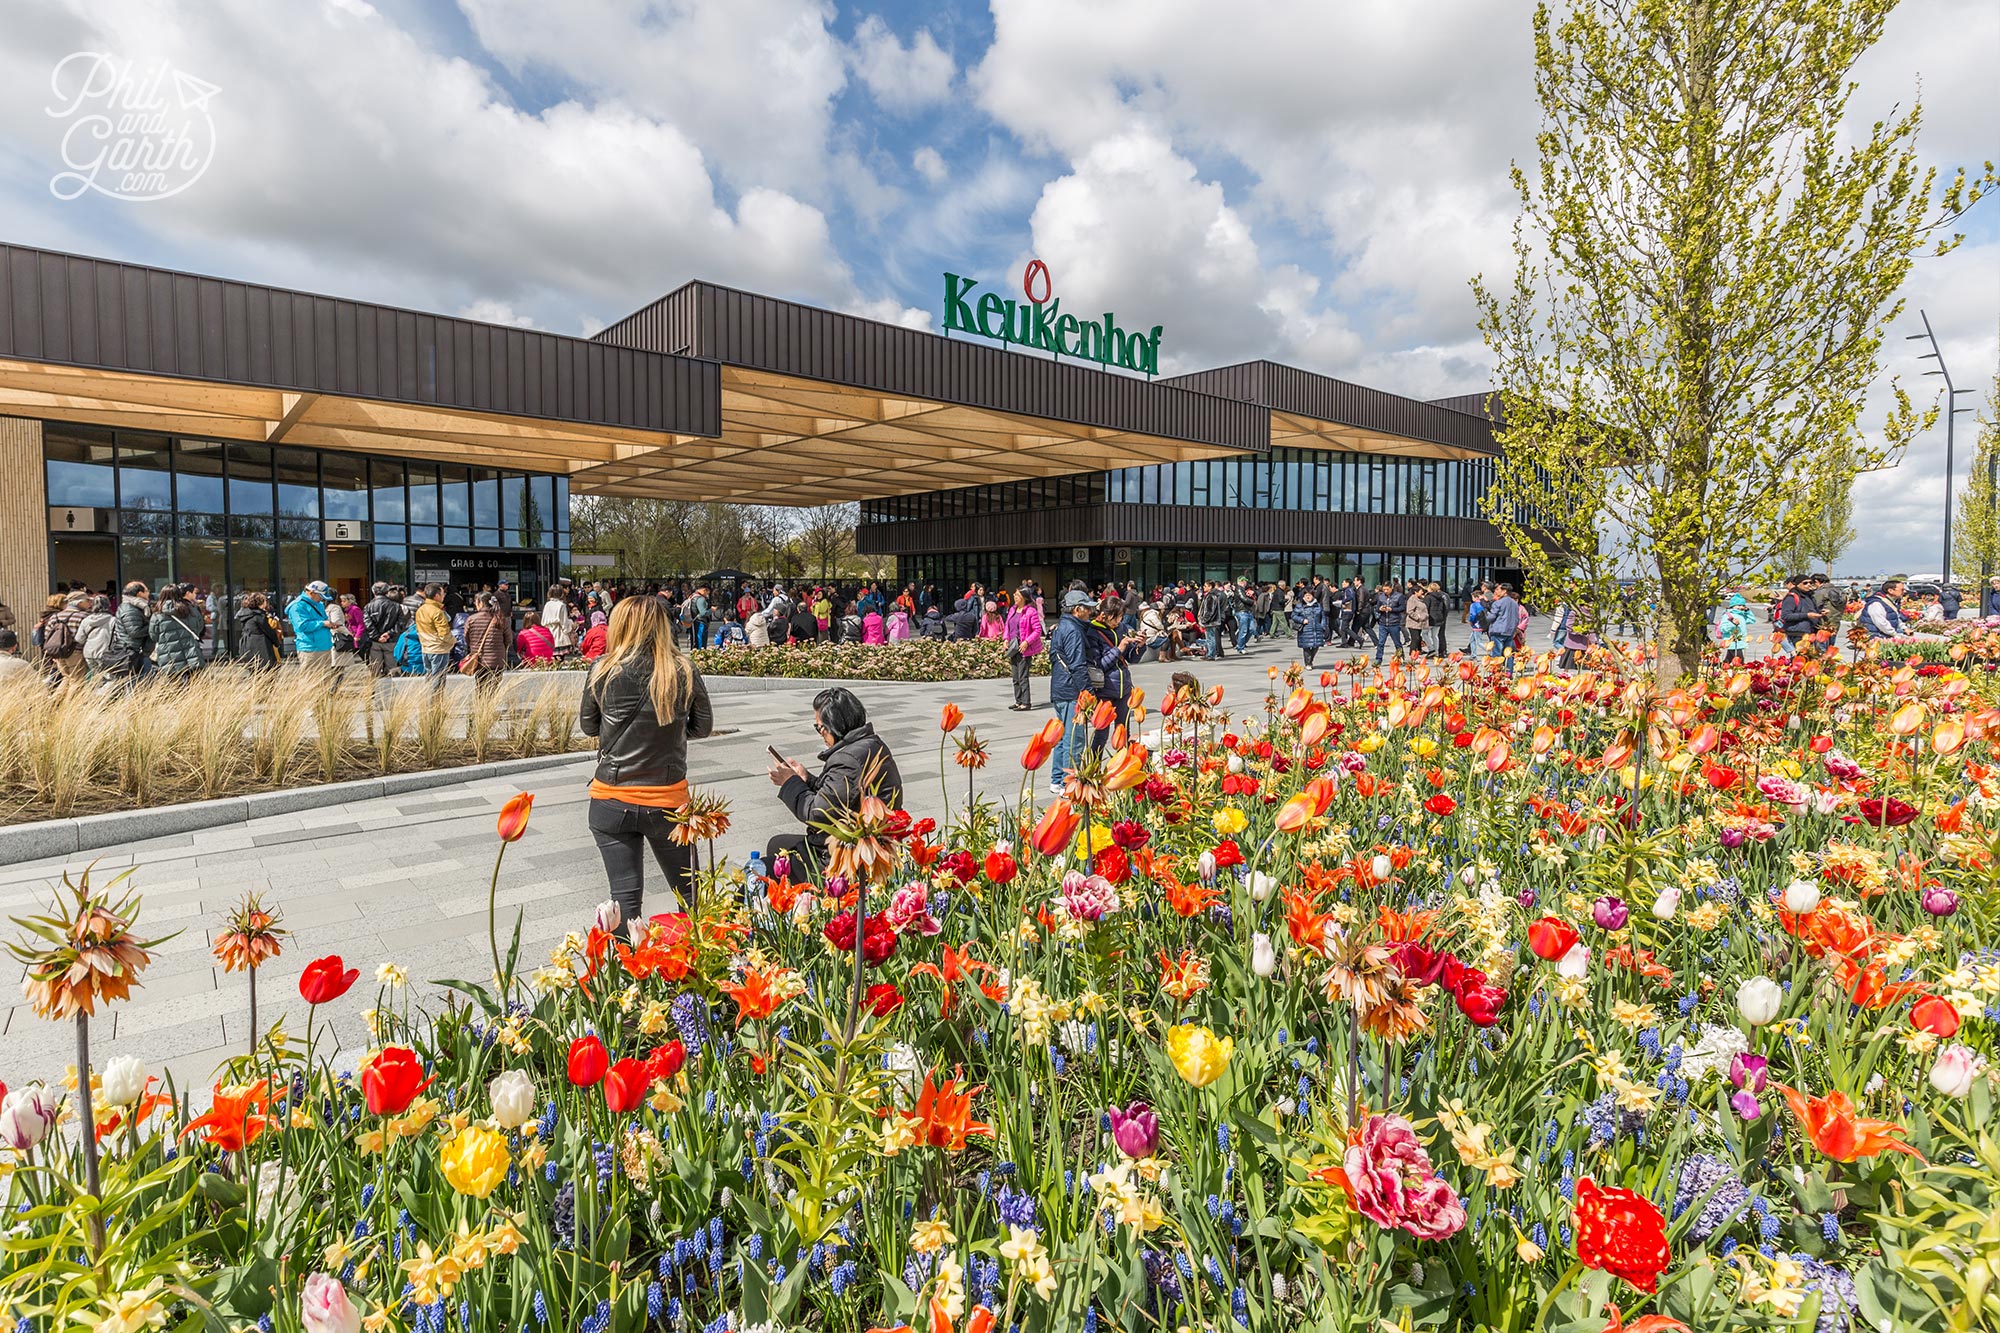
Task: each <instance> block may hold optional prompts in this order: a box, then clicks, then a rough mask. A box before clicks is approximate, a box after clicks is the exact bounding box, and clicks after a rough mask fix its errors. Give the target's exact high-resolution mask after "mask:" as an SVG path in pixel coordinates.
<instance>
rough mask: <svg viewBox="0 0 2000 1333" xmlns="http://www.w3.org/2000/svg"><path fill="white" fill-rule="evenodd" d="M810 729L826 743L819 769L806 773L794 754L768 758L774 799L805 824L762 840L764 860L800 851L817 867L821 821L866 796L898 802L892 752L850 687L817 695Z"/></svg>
mask: <svg viewBox="0 0 2000 1333" xmlns="http://www.w3.org/2000/svg"><path fill="white" fill-rule="evenodd" d="M813 729H814V730H815V731H817V732H818V733H819V738H820V740H821V741H823V742H825V744H826V748H825V749H824V750H821V751H820V754H819V757H820V770H819V772H817V773H808V772H807V771H806V766H805V765H804V764H802V763H800V762H799V761H798V760H796V759H782V760H780V759H773V760H772V761H771V767H770V770H769V776H770V779H771V782H772V785H774V786H775V787H777V789H778V799H779V800H781V801H783V802H784V803H785V806H786V808H787V809H789V810H790V811H791V812H792V813H793V814H794V815H796V816H798V819H799V821H800V822H801V823H803V824H804V825H805V826H806V827H805V829H804V831H802V832H798V833H779V834H776V835H774V836H773V837H772V838H771V840H770V842H769V843H767V844H766V845H765V849H764V854H765V858H766V860H767V861H772V860H776V859H777V857H779V856H781V855H789V856H804V857H807V858H810V859H811V860H812V862H813V863H814V865H815V866H824V865H825V864H826V858H827V836H826V833H825V831H824V830H823V828H821V827H820V826H821V825H823V824H826V823H828V822H831V821H835V820H842V819H848V818H851V817H852V816H853V814H854V813H855V811H856V810H858V809H859V808H860V806H861V801H862V799H863V798H864V797H868V796H877V797H880V798H881V799H882V801H883V802H884V803H886V804H887V805H888V806H889V808H890V809H892V810H895V809H900V808H901V807H902V804H903V775H902V773H901V771H900V770H898V769H897V767H896V757H895V756H894V755H893V754H891V753H890V752H889V746H888V745H887V743H886V742H884V741H883V739H882V738H881V737H880V736H877V735H876V734H875V728H874V727H873V726H871V725H870V724H869V721H868V710H867V709H866V708H865V707H863V706H862V703H861V700H860V699H858V698H856V697H855V694H854V691H852V690H849V689H846V688H844V687H842V686H839V685H835V686H832V687H830V688H828V689H824V690H821V691H820V692H819V693H818V694H817V695H815V696H814V697H813Z"/></svg>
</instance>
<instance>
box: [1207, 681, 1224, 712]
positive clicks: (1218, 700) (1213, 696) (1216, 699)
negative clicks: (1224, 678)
mask: <svg viewBox="0 0 2000 1333" xmlns="http://www.w3.org/2000/svg"><path fill="white" fill-rule="evenodd" d="M1208 706H1209V707H1210V708H1220V707H1221V706H1222V687H1221V686H1220V685H1217V686H1216V687H1215V688H1214V689H1212V690H1210V691H1209V692H1208Z"/></svg>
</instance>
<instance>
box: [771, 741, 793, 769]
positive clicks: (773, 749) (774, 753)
mask: <svg viewBox="0 0 2000 1333" xmlns="http://www.w3.org/2000/svg"><path fill="white" fill-rule="evenodd" d="M764 748H765V749H767V750H769V751H770V752H771V758H773V759H775V760H777V761H778V762H779V763H781V764H784V763H789V762H791V761H790V760H788V759H786V758H785V756H783V755H781V754H779V753H778V747H777V746H775V745H767V746H765V747H764Z"/></svg>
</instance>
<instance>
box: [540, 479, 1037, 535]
mask: <svg viewBox="0 0 2000 1333" xmlns="http://www.w3.org/2000/svg"><path fill="white" fill-rule="evenodd" d="M1020 489H1021V488H1020V486H1019V485H1018V484H1016V485H1015V486H1014V487H1013V490H1014V491H1015V492H1016V494H1017V497H1018V493H1019V491H1020ZM1015 508H1017V509H1018V508H1020V506H1019V504H1016V505H1015ZM556 529H557V531H559V532H564V533H567V532H568V531H569V478H568V477H557V478H556Z"/></svg>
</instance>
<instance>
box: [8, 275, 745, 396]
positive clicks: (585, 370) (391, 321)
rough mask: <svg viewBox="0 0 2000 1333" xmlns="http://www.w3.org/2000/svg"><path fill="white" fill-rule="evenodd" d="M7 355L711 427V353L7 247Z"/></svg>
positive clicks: (714, 374) (717, 384) (715, 380)
mask: <svg viewBox="0 0 2000 1333" xmlns="http://www.w3.org/2000/svg"><path fill="white" fill-rule="evenodd" d="M0 357H14V358H19V359H22V360H30V361H50V362H57V363H60V364H64V365H75V366H91V367H96V368H99V369H104V370H120V371H132V372H136V373H140V374H150V375H170V376H176V377H180V378H186V379H200V380H212V381H220V382H223V383H229V384H241V385H251V386H256V387H260V388H278V389H293V390H302V391H306V392H312V393H330V394H341V395H346V396H351V397H356V398H373V399H380V400H384V401H389V402H404V403H421V404H426V405H435V406H438V407H451V408H460V409H464V410H469V411H477V412H493V413H498V414H504V415H509V416H529V417H545V418H553V419H559V420H566V421H578V422H590V423H594V424H599V425H606V426H623V427H630V428H633V429H638V430H659V431H677V432H680V433H683V434H691V435H714V434H717V433H718V432H719V431H720V430H721V410H722V401H721V375H720V372H719V370H718V368H717V367H716V366H715V365H713V364H712V363H709V362H704V361H698V360H694V359H691V358H686V357H673V356H665V355H661V354H659V353H656V352H651V351H645V350H637V349H630V348H621V347H615V346H608V345H605V344H603V343H596V342H591V341H589V340H587V339H583V338H565V337H562V336H560V335H557V334H552V333H541V332H537V331H535V330H532V329H521V328H511V327H508V326H504V325H496V324H482V323H478V322H476V321H473V320H465V319H453V318H450V317H448V316H443V315H429V314H422V313H419V312H417V311H411V310H400V309H396V308H394V307H390V306H379V305H370V304H367V303H365V302H360V301H346V300H340V299H338V298H335V297H330V296H315V295H311V294H308V293H304V292H292V291H285V290H283V289H280V288H274V287H263V286H257V285H254V284H251V283H242V282H229V281H225V280H223V279H219V278H207V277H199V276H196V275H194V274H189V273H175V272H171V271H169V270H166V269H157V268H147V267H144V266H142V265H138V264H122V263H117V262H114V261H111V260H104V259H90V258H85V257H82V256H77V255H65V254H58V253H55V252H52V251H47V250H35V249H30V248H28V247H24V246H16V245H4V244H0Z"/></svg>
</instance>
